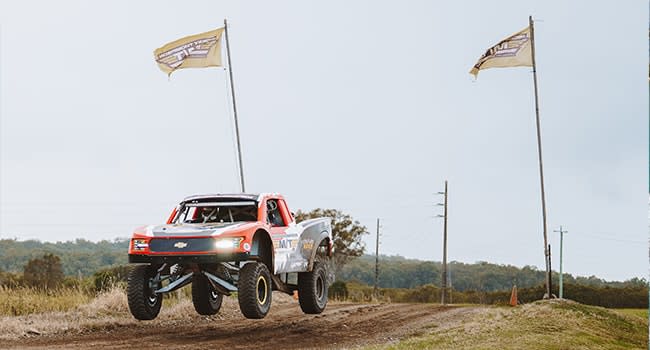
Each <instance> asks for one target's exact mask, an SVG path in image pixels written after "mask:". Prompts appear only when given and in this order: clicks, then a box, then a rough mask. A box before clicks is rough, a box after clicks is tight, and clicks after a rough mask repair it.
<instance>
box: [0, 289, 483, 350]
mask: <svg viewBox="0 0 650 350" xmlns="http://www.w3.org/2000/svg"><path fill="white" fill-rule="evenodd" d="M273 298H274V300H273V305H272V307H271V312H270V313H269V315H268V316H267V317H266V318H265V319H262V320H248V319H246V318H244V317H243V316H242V315H241V313H240V312H239V307H238V304H237V300H236V298H232V297H230V298H224V303H223V306H222V308H221V311H220V312H219V314H217V315H214V316H209V317H206V316H199V315H197V314H196V312H195V311H194V307H193V306H192V303H191V301H189V300H184V301H181V302H178V303H176V304H174V305H172V306H170V307H164V308H163V310H162V311H161V314H160V316H159V317H158V318H157V319H156V320H154V321H146V322H143V321H136V320H134V319H133V318H132V317H131V315H130V314H129V312H128V307H127V306H126V305H127V304H126V297H125V296H124V293H123V291H119V290H116V291H111V292H109V293H107V294H105V295H102V296H100V297H98V298H97V299H95V300H93V301H92V302H91V303H89V304H87V305H83V306H81V307H79V308H77V309H76V310H74V311H72V312H67V313H48V314H40V315H30V316H25V317H7V318H3V319H0V325H1V326H0V334H2V337H3V338H4V339H11V340H12V342H3V343H2V345H1V346H5V347H10V348H11V347H19V348H34V349H36V348H48V349H52V348H59V349H63V348H65V349H71V348H72V349H74V348H90V347H109V348H112V349H120V348H131V347H132V346H133V344H138V347H139V348H143V349H158V348H160V347H165V348H198V347H211V348H229V349H248V348H260V347H264V348H283V349H303V348H341V347H351V346H358V345H365V344H373V343H377V344H384V343H387V342H388V343H391V342H395V341H398V340H399V339H402V338H404V337H408V336H413V335H417V334H422V333H424V332H427V329H428V327H430V325H431V324H432V323H435V324H446V325H448V324H456V323H458V322H461V320H463V319H466V318H467V317H468V315H470V314H472V313H473V312H474V311H475V310H477V309H478V308H475V307H468V308H450V307H441V306H436V305H426V304H350V303H330V304H329V305H328V306H327V309H326V310H325V312H324V313H323V314H320V315H306V314H304V313H303V312H302V311H301V310H300V307H299V305H298V302H297V301H296V300H294V299H293V298H292V297H291V296H287V295H283V294H281V293H274V294H273Z"/></svg>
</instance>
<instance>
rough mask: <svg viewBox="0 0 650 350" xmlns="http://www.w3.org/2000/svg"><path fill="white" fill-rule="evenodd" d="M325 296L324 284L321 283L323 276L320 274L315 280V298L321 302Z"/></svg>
mask: <svg viewBox="0 0 650 350" xmlns="http://www.w3.org/2000/svg"><path fill="white" fill-rule="evenodd" d="M324 295H325V282H324V281H323V276H321V275H320V274H319V275H318V277H317V278H316V297H317V298H318V300H322V299H323V296H324Z"/></svg>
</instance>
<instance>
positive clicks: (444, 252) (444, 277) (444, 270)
mask: <svg viewBox="0 0 650 350" xmlns="http://www.w3.org/2000/svg"><path fill="white" fill-rule="evenodd" d="M444 220H445V221H444V222H445V223H444V228H443V240H442V241H443V244H442V247H443V248H442V297H441V299H442V300H441V303H442V304H443V305H445V304H446V303H447V180H445V214H444Z"/></svg>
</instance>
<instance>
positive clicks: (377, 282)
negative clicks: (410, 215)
mask: <svg viewBox="0 0 650 350" xmlns="http://www.w3.org/2000/svg"><path fill="white" fill-rule="evenodd" d="M373 295H374V296H375V298H378V297H379V218H377V242H376V244H375V288H374V290H373Z"/></svg>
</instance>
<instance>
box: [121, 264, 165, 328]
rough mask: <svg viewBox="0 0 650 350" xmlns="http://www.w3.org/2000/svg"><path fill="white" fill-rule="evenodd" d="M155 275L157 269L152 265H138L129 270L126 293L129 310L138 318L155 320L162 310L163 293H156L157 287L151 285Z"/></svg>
mask: <svg viewBox="0 0 650 350" xmlns="http://www.w3.org/2000/svg"><path fill="white" fill-rule="evenodd" d="M155 275H156V270H155V269H154V268H153V267H152V266H150V265H138V266H136V267H135V268H134V269H132V270H131V272H129V277H128V279H127V287H126V295H127V298H128V301H129V311H131V315H133V317H135V318H136V319H138V320H142V321H146V320H153V319H154V318H156V316H158V313H159V312H160V307H161V306H162V295H160V294H155V293H154V290H155V289H152V288H150V286H149V283H150V281H151V279H152V278H153V277H154V276H155ZM158 287H160V286H158ZM154 288H156V286H154Z"/></svg>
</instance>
